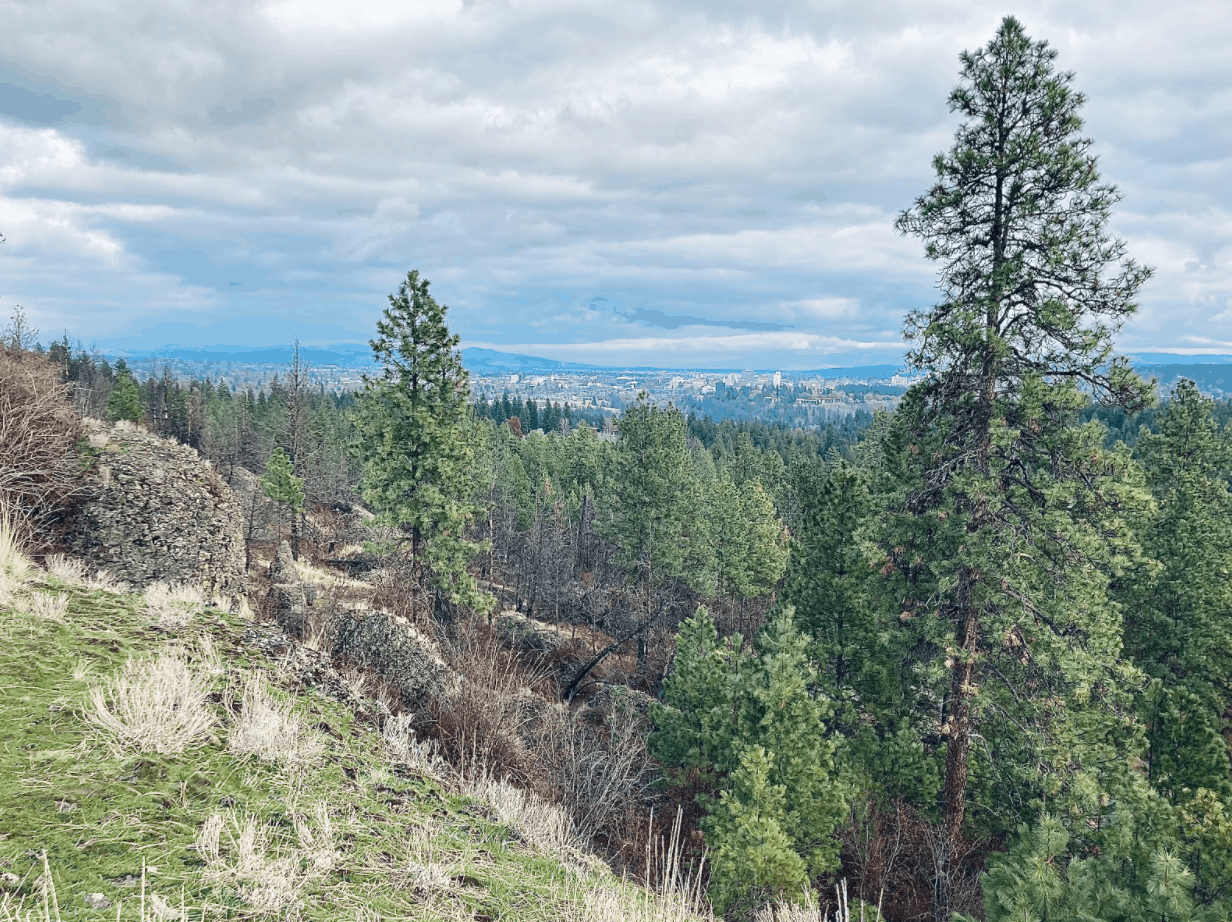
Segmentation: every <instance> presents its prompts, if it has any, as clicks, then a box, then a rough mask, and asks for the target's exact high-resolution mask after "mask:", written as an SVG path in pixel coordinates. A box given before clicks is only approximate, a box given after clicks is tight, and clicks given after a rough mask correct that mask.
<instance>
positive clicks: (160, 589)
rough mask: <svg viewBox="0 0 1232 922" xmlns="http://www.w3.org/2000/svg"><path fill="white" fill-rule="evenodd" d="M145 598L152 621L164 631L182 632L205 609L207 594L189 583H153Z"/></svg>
mask: <svg viewBox="0 0 1232 922" xmlns="http://www.w3.org/2000/svg"><path fill="white" fill-rule="evenodd" d="M144 596H145V606H146V611H147V612H148V613H149V616H150V618H151V620H153V622H154V623H155V624H156V625H157V626H158V627H159V628H160V629H161V630H164V631H178V630H182V629H183V628H185V627H187V626H188V625H189V624H190V623H191V622H192V619H193V616H194V615H195V614H197V612H198V611H200V610H201V609H202V608H204V607H205V593H203V592H202V591H201V587H200V586H193V585H191V584H189V583H179V584H177V585H171V584H169V583H164V582H158V583H151V584H150V585H149V586H147V587H146V590H145V592H144Z"/></svg>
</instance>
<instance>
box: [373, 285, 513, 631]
mask: <svg viewBox="0 0 1232 922" xmlns="http://www.w3.org/2000/svg"><path fill="white" fill-rule="evenodd" d="M428 288H429V282H428V280H427V279H425V278H421V277H420V275H419V271H418V270H412V271H411V272H409V273H408V274H407V276H406V279H405V281H403V283H402V284H401V286H399V288H398V292H397V294H393V295H390V296H389V307H387V308H386V309H385V312H384V316H383V318H382V319H381V320H379V321H377V325H376V327H377V337H376V338H375V339H373V340H371V341H370V342H369V345H371V346H372V353H373V356H374V357H375V359H376V361H377V362H378V363H379V364H380V365H381V366H382V367H383V371H382V373H381V375H380V376H379V377H373V378H369V377H365V379H364V391H363V393H362V395H361V396H360V400H359V402H358V412H357V414H356V427H357V429H358V431H359V434H360V439H359V442H358V443H357V447H358V451H359V455H360V457H361V460H362V462H363V466H364V474H363V497H364V501H365V502H367V503H368V504H369V505H371V506H372V507H373V508H374V509H375V510H377V512H378V514H379V517H380V519H381V520H382V521H383V522H385V523H386V524H389V525H393V526H396V527H397V528H399V529H401V531H402V533H403V535H404V538H405V545H406V549H407V551H408V554H409V558H410V565H411V571H412V575H413V578H414V579H415V580H416V581H418V582H419V583H420V584H422V585H428V586H431V587H433V588H435V589H437V590H439V591H441V592H443V593H444V594H445V595H446V596H448V597H451V598H453V599H454V600H455V601H458V602H463V603H467V604H470V605H472V606H475V607H478V608H482V609H486V608H488V607H490V605H491V599H490V598H488V597H487V596H485V595H484V594H483V593H481V592H480V590H479V588H478V586H477V584H476V582H475V579H474V577H472V576H471V574H470V573H469V572H468V570H467V563H468V561H470V559H471V558H472V557H473V556H474V555H475V554H476V553H478V551H479V550H480V547H479V545H477V544H475V543H473V542H470V541H467V540H466V536H465V531H466V526H467V523H468V522H470V521H471V520H472V519H473V518H474V516H475V515H476V512H477V510H476V507H475V504H474V502H473V500H472V498H471V497H472V493H473V485H472V482H471V481H472V478H473V474H474V446H473V443H472V438H471V434H470V432H469V429H468V426H467V406H466V399H467V395H468V394H469V392H470V389H469V384H468V379H467V373H466V370H465V369H464V368H463V367H462V356H461V354H460V353H459V352H458V342H459V339H458V336H457V335H456V334H453V333H450V332H449V327H448V326H447V325H446V323H445V314H446V311H447V310H448V308H446V307H445V306H444V305H441V304H438V303H437V301H436V299H435V298H433V297H432V295H431V294H430V293H429V291H428Z"/></svg>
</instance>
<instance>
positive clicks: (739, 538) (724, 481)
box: [709, 472, 788, 599]
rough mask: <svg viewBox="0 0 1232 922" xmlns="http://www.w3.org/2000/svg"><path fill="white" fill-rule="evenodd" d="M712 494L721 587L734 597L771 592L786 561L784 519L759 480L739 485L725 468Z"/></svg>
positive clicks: (718, 580)
mask: <svg viewBox="0 0 1232 922" xmlns="http://www.w3.org/2000/svg"><path fill="white" fill-rule="evenodd" d="M711 489H712V493H711V495H710V496H709V502H710V506H711V523H710V531H711V533H712V534H713V535H714V536H715V538H716V540H715V541H714V558H715V575H716V581H717V584H718V590H719V592H720V593H721V594H723V595H726V596H728V597H729V598H731V599H750V598H753V597H754V596H757V595H761V594H762V593H765V592H769V591H770V590H771V589H773V588H774V586H775V585H776V584H777V583H778V581H779V578H780V577H781V576H782V575H783V570H784V568H785V567H786V565H787V555H788V551H787V546H786V542H785V540H784V537H783V524H782V523H781V522H780V521H779V519H778V515H777V514H776V512H775V508H774V502H773V501H772V500H771V499H770V497H769V496H768V495H767V494H766V491H765V490H764V489H762V486H761V482H760V481H758V480H748V481H745V483H744V484H742V485H740V486H737V485H736V484H735V483H734V482H733V481H732V479H731V477H730V476H729V475H728V474H727V473H726V472H724V473H722V474H720V475H719V476H718V478H717V479H716V481H715V483H714V485H713V487H712V488H711Z"/></svg>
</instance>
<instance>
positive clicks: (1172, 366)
mask: <svg viewBox="0 0 1232 922" xmlns="http://www.w3.org/2000/svg"><path fill="white" fill-rule="evenodd" d="M291 351H292V347H291V346H289V345H288V346H240V345H217V346H205V347H200V348H184V347H178V346H168V347H165V348H162V349H142V350H136V349H134V350H117V354H119V355H124V356H126V357H128V358H134V359H144V358H161V359H176V360H180V361H187V362H239V363H246V364H274V365H278V364H285V363H287V362H289V361H290V360H291ZM300 356H301V358H302V359H303V360H304V361H305V362H308V363H310V364H312V365H331V366H341V367H347V368H368V367H371V365H372V350H371V349H370V347H369V346H368V344H367V343H333V344H330V345H326V346H301V347H300ZM1130 359H1131V361H1132V362H1133V364H1134V367H1135V368H1136V369H1138V371H1139V372H1140V373H1142V374H1145V375H1148V376H1151V375H1153V376H1158V377H1159V378H1160V379H1161V380H1163V381H1165V382H1166V381H1170V380H1174V379H1175V378H1177V377H1183V376H1184V377H1193V378H1195V380H1198V383H1199V384H1202V383H1206V379H1208V378H1209V379H1211V380H1210V383H1211V384H1219V385H1222V384H1223V379H1224V372H1225V371H1226V372H1227V380H1228V383H1229V386H1230V388H1232V367H1228V368H1225V367H1224V366H1230V365H1232V355H1214V354H1212V355H1176V354H1173V353H1167V352H1144V353H1136V354H1132V355H1130ZM462 362H463V364H464V365H465V366H466V368H467V369H468V370H469V371H470V372H471V373H472V374H479V375H514V374H553V373H555V374H560V373H562V372H574V373H581V374H586V373H588V372H594V373H601V372H613V371H639V372H649V371H659V372H662V371H667V370H669V369H666V368H663V367H659V366H651V365H637V366H615V365H588V364H584V363H582V362H565V361H561V360H558V359H547V358H543V357H541V356H535V355H520V354H518V353H513V352H500V351H498V350H496V349H486V348H480V347H478V346H468V347H466V348H465V349H463V350H462ZM689 370H690V371H699V372H712V373H717V372H735V371H741V370H744V369H741V368H736V367H731V368H694V369H689ZM757 370H758V371H775V370H776V369H773V368H766V369H757ZM902 370H903V366H902V365H891V364H879V365H843V366H836V367H832V368H816V369H811V370H809V371H806V372H798V371H795V372H790V373H789V374H791V375H798V374H810V375H818V376H821V377H860V378H888V377H891V376H892V375H895V374H898V373H900V372H901V371H902ZM1216 379H1218V380H1216Z"/></svg>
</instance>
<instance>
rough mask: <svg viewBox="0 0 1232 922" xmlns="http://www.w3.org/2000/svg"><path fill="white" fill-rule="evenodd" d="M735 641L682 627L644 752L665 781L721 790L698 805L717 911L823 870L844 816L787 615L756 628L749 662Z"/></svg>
mask: <svg viewBox="0 0 1232 922" xmlns="http://www.w3.org/2000/svg"><path fill="white" fill-rule="evenodd" d="M742 644H743V641H742V638H741V637H740V635H738V634H737V635H733V636H731V637H729V638H726V639H724V640H723V641H720V640H719V639H718V636H717V632H716V630H715V626H714V622H713V621H712V620H711V618H710V616H709V614H708V613H707V612H706V610H705V609H704V608H703V609H700V610H699V611H698V612H697V614H695V615H694V616H693V617H692V618H690V619H689V620H688V621H686V622H685V623H684V624H683V625H682V627H681V630H680V634H679V636H678V638H677V651H678V652H677V655H676V664H675V667H674V668H673V671H672V674H671V675H670V676H669V677H668V679H667V681H666V682H665V683H664V687H663V702H664V703H663V704H662V705H660V704H657V703H656V704H654V705H652V706H651V717H652V719H653V720H654V723H655V725H656V727H657V728H658V729H657V730H656V732H655V733H654V734H653V735H652V737H651V739H650V749H651V752H652V754H653V755H654V756H655V757H656V758H657V759H658V760H659V761H660V762H661V763H662V764H663V765H664V766H665V767H666V768H667V770H668V774H669V783H677V784H678V783H681V782H689V783H691V782H693V781H700V782H701V784H702V785H703V787H704V788H710V789H712V790H713V789H714V788H716V787H719V786H720V782H721V784H722V790H720V791H719V793H718V794H717V795H706V796H704V797H703V798H702V801H703V806H705V807H706V808H707V817H706V819H705V820H704V822H703V828H704V829H705V832H706V839H707V843H708V845H709V847H710V850H711V897H712V899H713V900H714V902H715V906H716V908H717V909H719V910H720V911H727V910H729V909H741V910H748V909H750V908H753V907H752V906H751V905H749V902H750V900H751V899H756V898H758V897H760V898H765V897H767V896H771V897H778V898H780V899H782V898H788V899H790V898H793V897H794V896H797V895H798V894H799V893H800V892H801V890H802V888H803V887H804V886H805V885H806V884H807V883H808V881H809V879H810V878H811V877H812V876H814V875H817V874H819V873H822V872H824V871H826V870H829V869H831V868H832V867H834V866H835V865H836V864H837V857H838V843H837V840H836V839H835V837H834V836H833V833H834V830H835V829H836V827H837V826H838V824H839V822H840V820H841V819H843V818H844V816H845V815H846V811H847V797H848V787H847V786H846V785H845V784H844V779H843V778H842V777H841V775H840V772H839V770H838V767H837V760H836V753H837V746H838V743H837V741H836V740H835V739H833V738H830V737H829V735H828V734H827V733H826V723H827V721H828V720H829V718H830V717H831V715H832V713H833V704H832V702H831V700H830V699H829V698H828V697H827V696H826V695H825V694H824V693H821V692H819V691H818V688H817V684H818V683H817V679H818V676H817V675H816V673H815V672H814V671H813V669H812V668H811V666H810V664H809V657H808V652H807V648H808V641H807V639H806V638H805V637H804V636H803V635H802V634H801V633H800V632H799V631H798V630H797V629H796V626H795V624H794V622H793V620H792V612H791V609H790V608H781V609H779V610H778V611H777V612H776V613H775V615H774V617H773V618H772V619H771V620H770V621H769V622H768V623H767V624H766V626H765V627H764V628H763V629H762V631H761V632H760V634H759V635H758V637H757V641H756V643H755V651H756V654H757V655H755V656H754V655H752V652H751V651H746V650H743V649H742Z"/></svg>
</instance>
